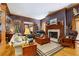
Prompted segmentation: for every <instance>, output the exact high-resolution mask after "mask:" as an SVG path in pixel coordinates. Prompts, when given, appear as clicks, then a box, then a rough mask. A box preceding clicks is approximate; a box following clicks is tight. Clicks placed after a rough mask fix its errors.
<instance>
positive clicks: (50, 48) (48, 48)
mask: <svg viewBox="0 0 79 59" xmlns="http://www.w3.org/2000/svg"><path fill="white" fill-rule="evenodd" d="M62 48H63V47H62V46H61V45H60V44H58V43H55V42H52V41H51V42H50V43H47V44H44V45H39V44H37V53H38V54H39V55H40V56H50V55H52V54H54V53H56V52H57V51H59V50H60V49H62Z"/></svg>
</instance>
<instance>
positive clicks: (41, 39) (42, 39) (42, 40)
mask: <svg viewBox="0 0 79 59" xmlns="http://www.w3.org/2000/svg"><path fill="white" fill-rule="evenodd" d="M39 33H40V35H39V37H36V38H35V42H37V43H39V44H41V45H43V44H46V43H49V42H50V38H48V36H47V35H46V33H45V32H44V31H39Z"/></svg>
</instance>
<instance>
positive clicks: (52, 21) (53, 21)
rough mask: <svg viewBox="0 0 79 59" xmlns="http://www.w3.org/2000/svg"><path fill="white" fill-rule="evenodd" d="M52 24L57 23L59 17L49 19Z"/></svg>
mask: <svg viewBox="0 0 79 59" xmlns="http://www.w3.org/2000/svg"><path fill="white" fill-rule="evenodd" d="M49 23H50V25H52V24H57V18H53V19H51V20H50V21H49Z"/></svg>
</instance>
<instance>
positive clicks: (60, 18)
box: [41, 8, 66, 35]
mask: <svg viewBox="0 0 79 59" xmlns="http://www.w3.org/2000/svg"><path fill="white" fill-rule="evenodd" d="M65 10H66V9H65V8H64V9H61V10H58V11H56V12H54V13H51V14H48V15H47V17H46V18H45V19H43V20H41V24H42V22H45V21H46V22H47V21H48V20H51V19H53V18H57V19H58V21H63V25H64V34H65V35H66V12H65Z"/></svg>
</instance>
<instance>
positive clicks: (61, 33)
mask: <svg viewBox="0 0 79 59" xmlns="http://www.w3.org/2000/svg"><path fill="white" fill-rule="evenodd" d="M50 29H59V30H60V36H62V35H64V26H63V25H62V24H61V23H58V24H52V25H46V33H47V34H48V30H50Z"/></svg>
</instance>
